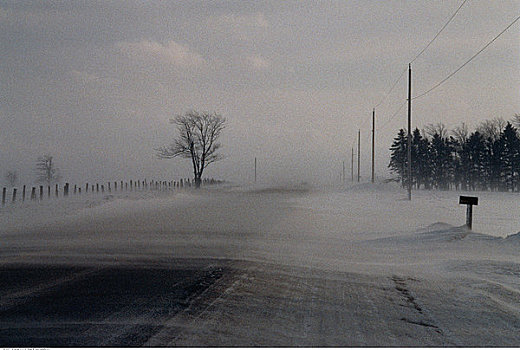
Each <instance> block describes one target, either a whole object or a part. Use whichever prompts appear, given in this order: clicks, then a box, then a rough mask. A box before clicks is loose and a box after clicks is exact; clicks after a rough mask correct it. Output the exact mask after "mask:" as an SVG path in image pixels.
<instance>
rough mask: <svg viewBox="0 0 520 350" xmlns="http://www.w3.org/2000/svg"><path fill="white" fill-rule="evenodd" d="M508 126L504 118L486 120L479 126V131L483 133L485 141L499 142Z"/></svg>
mask: <svg viewBox="0 0 520 350" xmlns="http://www.w3.org/2000/svg"><path fill="white" fill-rule="evenodd" d="M505 126H506V121H505V120H504V119H502V118H495V119H492V120H484V121H483V122H481V123H480V124H479V125H478V126H477V131H478V132H479V133H481V134H482V135H483V136H484V138H485V139H489V138H491V140H492V141H495V140H497V139H498V138H499V137H500V134H501V133H502V130H504V128H505Z"/></svg>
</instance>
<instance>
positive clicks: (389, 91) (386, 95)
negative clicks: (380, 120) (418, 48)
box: [374, 68, 408, 108]
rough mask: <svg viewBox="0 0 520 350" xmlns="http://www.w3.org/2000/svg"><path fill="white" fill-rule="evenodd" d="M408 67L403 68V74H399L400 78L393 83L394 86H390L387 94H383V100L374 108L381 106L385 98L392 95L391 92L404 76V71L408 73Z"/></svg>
mask: <svg viewBox="0 0 520 350" xmlns="http://www.w3.org/2000/svg"><path fill="white" fill-rule="evenodd" d="M407 69H408V68H405V69H404V70H403V72H402V73H401V75H399V78H397V80H396V81H395V83H394V84H393V85H392V87H391V88H390V90H388V92H387V93H386V94H385V96H383V98H382V99H381V101H379V103H378V104H376V105H375V107H374V108H377V107H379V106H380V105H381V104H382V103H383V102H385V100H386V99H387V97H388V96H389V95H390V93H391V92H392V90H394V88H395V86H396V85H397V83H398V82H399V81H400V80H401V78H402V77H403V75H404V73H406V70H407Z"/></svg>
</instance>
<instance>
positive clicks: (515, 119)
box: [511, 113, 520, 129]
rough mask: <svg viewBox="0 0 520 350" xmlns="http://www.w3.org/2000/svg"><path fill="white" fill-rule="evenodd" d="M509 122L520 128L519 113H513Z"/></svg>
mask: <svg viewBox="0 0 520 350" xmlns="http://www.w3.org/2000/svg"><path fill="white" fill-rule="evenodd" d="M511 124H513V126H514V127H515V128H517V129H520V113H517V114H515V116H514V117H513V120H512V121H511Z"/></svg>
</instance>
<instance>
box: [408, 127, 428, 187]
mask: <svg viewBox="0 0 520 350" xmlns="http://www.w3.org/2000/svg"><path fill="white" fill-rule="evenodd" d="M428 148H429V142H428V139H426V138H424V137H423V136H422V135H421V132H420V131H419V129H418V128H416V129H415V130H414V131H413V138H412V176H413V183H414V184H415V185H416V187H417V188H420V187H421V185H423V186H424V188H426V189H429V188H430V186H431V166H430V165H431V164H430V161H429V158H430V154H429V152H428V151H429V150H428Z"/></svg>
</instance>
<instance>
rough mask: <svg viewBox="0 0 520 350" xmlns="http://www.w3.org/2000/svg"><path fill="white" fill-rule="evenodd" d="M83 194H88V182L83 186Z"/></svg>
mask: <svg viewBox="0 0 520 350" xmlns="http://www.w3.org/2000/svg"><path fill="white" fill-rule="evenodd" d="M85 193H88V182H87V183H86V184H85Z"/></svg>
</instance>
